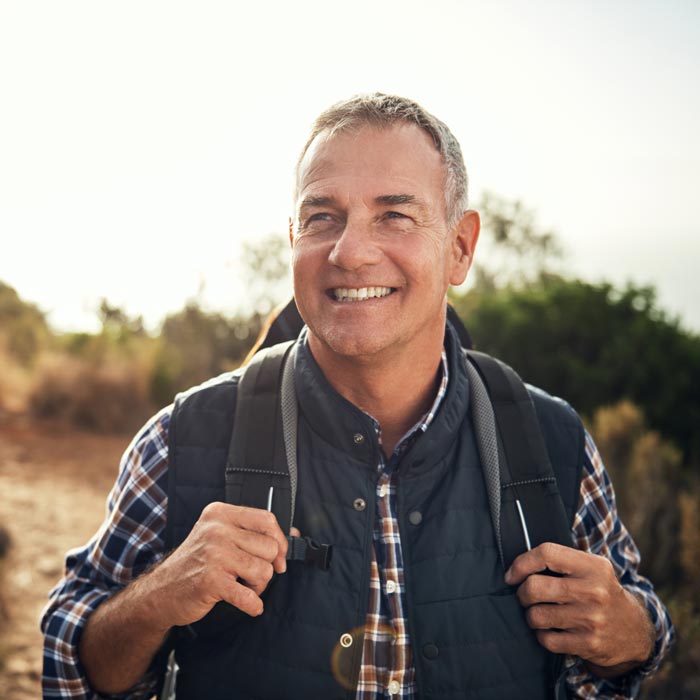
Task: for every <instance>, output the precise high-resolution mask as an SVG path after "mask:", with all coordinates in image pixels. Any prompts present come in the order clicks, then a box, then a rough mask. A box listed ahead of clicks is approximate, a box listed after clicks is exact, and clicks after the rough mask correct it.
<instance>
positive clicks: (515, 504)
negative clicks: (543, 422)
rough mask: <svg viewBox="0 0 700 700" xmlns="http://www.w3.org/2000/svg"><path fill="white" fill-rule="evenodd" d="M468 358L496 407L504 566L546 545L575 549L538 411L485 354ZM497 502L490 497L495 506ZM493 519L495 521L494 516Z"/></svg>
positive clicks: (514, 378) (506, 370) (515, 380)
mask: <svg viewBox="0 0 700 700" xmlns="http://www.w3.org/2000/svg"><path fill="white" fill-rule="evenodd" d="M467 358H468V360H469V362H470V363H471V365H472V366H473V367H475V368H476V370H477V371H478V373H479V376H480V378H481V379H482V380H483V382H484V385H485V387H486V390H487V391H488V395H489V398H490V402H491V406H492V407H493V416H494V419H495V427H496V436H495V438H496V439H495V443H496V450H497V455H498V475H499V479H500V498H499V499H498V500H500V512H499V514H498V518H497V522H495V523H494V526H495V529H496V533H497V538H498V537H500V540H499V548H500V553H501V559H502V562H503V566H504V569H508V568H509V567H510V565H511V564H512V562H513V560H514V559H515V558H516V557H517V556H518V555H519V554H521V553H522V552H524V551H526V550H528V549H531V548H533V547H536V546H537V545H539V544H541V543H543V542H556V543H558V544H563V545H568V546H571V544H572V541H571V531H570V528H569V522H568V519H567V517H566V511H565V509H564V504H563V502H562V499H561V496H560V495H559V489H558V486H557V480H556V477H555V475H554V471H553V469H552V465H551V463H550V461H549V455H548V453H547V448H546V446H545V444H544V438H543V436H542V431H541V429H540V424H539V421H538V419H537V414H536V413H535V407H534V405H533V403H532V399H531V398H530V395H529V393H528V391H527V388H526V387H525V385H524V383H523V381H522V379H520V377H519V376H518V375H517V374H516V373H515V371H513V370H512V369H511V368H510V367H508V365H505V364H504V363H502V362H499V361H498V360H496V359H494V358H492V357H490V356H489V355H486V354H484V353H479V352H473V351H468V352H467ZM478 430H479V429H478V427H477V431H478ZM477 437H478V436H477ZM482 462H484V459H483V455H482ZM484 468H485V469H487V465H484ZM487 483H488V475H487ZM494 500H496V499H493V498H492V496H491V495H490V501H491V506H492V508H493V501H494ZM492 517H494V518H495V519H496V515H495V513H493V512H492Z"/></svg>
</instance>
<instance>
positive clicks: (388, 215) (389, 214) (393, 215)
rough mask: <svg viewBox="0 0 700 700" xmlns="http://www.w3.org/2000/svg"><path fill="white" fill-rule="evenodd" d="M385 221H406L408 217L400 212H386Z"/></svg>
mask: <svg viewBox="0 0 700 700" xmlns="http://www.w3.org/2000/svg"><path fill="white" fill-rule="evenodd" d="M385 216H386V218H387V219H407V218H408V217H407V216H406V215H405V214H402V213H401V212H400V211H388V212H387V213H386V214H385Z"/></svg>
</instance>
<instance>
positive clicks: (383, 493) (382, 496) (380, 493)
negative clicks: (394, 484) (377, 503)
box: [379, 484, 389, 498]
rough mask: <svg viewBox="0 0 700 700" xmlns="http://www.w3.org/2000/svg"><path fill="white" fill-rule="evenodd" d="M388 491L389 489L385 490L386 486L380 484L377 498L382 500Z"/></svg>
mask: <svg viewBox="0 0 700 700" xmlns="http://www.w3.org/2000/svg"><path fill="white" fill-rule="evenodd" d="M388 490H389V489H388V488H387V485H386V484H382V485H381V486H380V487H379V498H384V496H386V493H387V491H388Z"/></svg>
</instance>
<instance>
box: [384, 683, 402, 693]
mask: <svg viewBox="0 0 700 700" xmlns="http://www.w3.org/2000/svg"><path fill="white" fill-rule="evenodd" d="M386 689H387V690H388V691H389V695H396V694H397V693H398V692H399V690H401V683H399V682H398V681H391V683H389V685H388V686H387V687H386Z"/></svg>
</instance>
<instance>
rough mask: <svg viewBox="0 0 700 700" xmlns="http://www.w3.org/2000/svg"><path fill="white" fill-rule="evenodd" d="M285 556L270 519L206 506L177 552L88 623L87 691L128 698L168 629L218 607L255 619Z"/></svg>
mask: <svg viewBox="0 0 700 700" xmlns="http://www.w3.org/2000/svg"><path fill="white" fill-rule="evenodd" d="M286 553H287V538H286V537H285V535H284V534H283V533H282V530H281V529H280V527H279V525H278V523H277V520H276V518H275V516H274V515H273V514H272V513H268V512H266V511H264V510H260V509H257V508H243V507H241V506H233V505H228V504H225V503H211V504H210V505H208V506H207V507H206V508H205V509H204V511H203V512H202V515H201V517H200V519H199V520H198V521H197V523H196V524H195V526H194V528H193V529H192V532H191V533H190V534H189V535H188V537H187V539H186V540H185V541H184V542H183V543H182V544H181V545H180V547H178V548H177V549H176V550H175V551H174V552H173V553H172V554H171V555H170V556H169V557H167V558H166V559H165V560H163V562H162V563H160V564H159V565H158V566H156V567H155V568H154V569H153V570H152V571H150V572H149V573H147V574H144V575H143V576H141V577H140V578H138V579H136V580H135V581H133V582H132V583H131V584H129V585H128V586H127V587H126V588H125V589H124V590H123V591H122V592H120V593H119V594H117V595H116V596H114V597H113V598H111V599H110V600H108V601H107V602H105V603H104V604H103V605H101V606H100V607H99V608H98V609H97V610H96V612H95V613H94V614H93V615H92V616H91V617H90V618H89V620H88V622H87V626H86V628H85V632H84V634H83V637H82V639H81V642H80V660H81V661H82V663H83V665H84V666H85V669H86V672H87V676H88V678H89V680H90V684H91V685H92V686H93V687H94V688H95V689H97V690H99V691H101V692H103V693H120V692H124V691H125V690H128V689H129V688H130V687H132V686H133V685H134V684H136V683H137V682H138V681H139V680H140V679H141V678H142V677H143V676H144V674H145V673H146V672H147V671H148V668H149V666H150V664H151V661H152V659H153V656H154V655H155V653H156V652H157V651H158V649H159V648H160V646H161V644H162V643H163V641H164V639H165V636H166V634H167V633H168V631H169V630H170V628H171V627H174V626H184V625H189V624H191V623H193V622H196V621H197V620H200V619H201V618H202V617H204V616H205V615H206V614H207V613H208V612H209V611H210V610H211V609H212V608H213V607H214V605H215V604H216V603H218V602H219V601H222V600H223V601H226V602H227V603H230V604H231V605H233V606H234V607H236V608H238V609H240V610H242V611H243V612H245V613H248V614H249V615H252V616H257V615H260V614H261V613H262V611H263V603H262V600H261V599H260V595H261V594H262V592H263V591H264V590H265V588H266V587H267V584H268V583H269V582H270V579H271V578H272V574H273V572H276V573H284V571H285V570H286V561H285V555H286ZM240 579H243V580H244V581H245V583H242V582H241V581H240Z"/></svg>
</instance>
